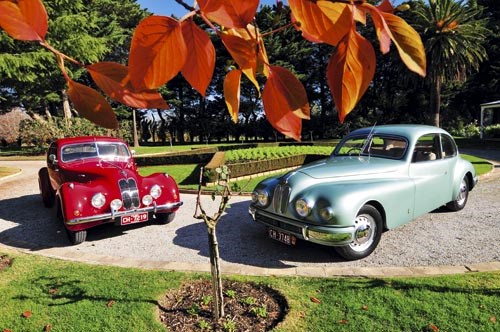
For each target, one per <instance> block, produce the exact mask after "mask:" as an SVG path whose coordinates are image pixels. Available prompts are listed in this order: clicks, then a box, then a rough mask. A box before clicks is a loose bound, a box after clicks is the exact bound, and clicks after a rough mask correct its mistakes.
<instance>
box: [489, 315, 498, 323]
mask: <svg viewBox="0 0 500 332" xmlns="http://www.w3.org/2000/svg"><path fill="white" fill-rule="evenodd" d="M490 322H492V323H493V324H496V322H497V318H496V316H491V317H490Z"/></svg>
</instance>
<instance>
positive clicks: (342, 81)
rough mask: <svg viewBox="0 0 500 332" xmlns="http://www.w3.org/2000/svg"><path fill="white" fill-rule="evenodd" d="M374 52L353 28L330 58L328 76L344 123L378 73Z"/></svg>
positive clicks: (368, 43)
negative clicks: (376, 71) (376, 72)
mask: <svg viewBox="0 0 500 332" xmlns="http://www.w3.org/2000/svg"><path fill="white" fill-rule="evenodd" d="M375 63H376V60H375V51H374V50H373V46H372V45H371V43H370V42H369V41H367V40H366V39H365V38H363V37H362V36H361V35H360V34H359V33H358V32H357V31H356V30H355V28H353V30H352V31H351V32H350V33H349V34H348V35H347V36H346V37H345V38H344V39H343V40H342V42H340V44H339V45H338V47H337V50H336V52H335V53H334V54H333V56H332V57H331V58H330V61H329V63H328V68H327V79H328V85H329V86H330V90H331V91H332V94H333V99H334V101H335V106H336V107H337V110H338V113H339V119H340V122H341V123H343V122H344V119H345V117H346V116H347V114H349V113H350V112H351V111H352V110H353V109H354V107H355V106H356V104H357V103H358V101H359V100H360V99H361V97H362V96H363V94H364V93H365V91H366V89H368V86H369V85H370V82H371V81H372V79H373V76H374V74H375Z"/></svg>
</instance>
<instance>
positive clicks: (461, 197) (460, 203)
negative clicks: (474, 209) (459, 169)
mask: <svg viewBox="0 0 500 332" xmlns="http://www.w3.org/2000/svg"><path fill="white" fill-rule="evenodd" d="M468 197H469V181H468V180H467V176H464V178H463V179H462V181H461V182H460V190H459V192H458V195H457V197H456V198H455V199H454V200H453V201H451V202H449V203H448V204H446V207H447V208H448V209H450V210H452V211H460V210H462V209H463V208H464V207H465V204H466V203H467V198H468Z"/></svg>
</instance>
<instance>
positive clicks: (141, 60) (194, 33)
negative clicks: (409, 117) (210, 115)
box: [0, 0, 426, 140]
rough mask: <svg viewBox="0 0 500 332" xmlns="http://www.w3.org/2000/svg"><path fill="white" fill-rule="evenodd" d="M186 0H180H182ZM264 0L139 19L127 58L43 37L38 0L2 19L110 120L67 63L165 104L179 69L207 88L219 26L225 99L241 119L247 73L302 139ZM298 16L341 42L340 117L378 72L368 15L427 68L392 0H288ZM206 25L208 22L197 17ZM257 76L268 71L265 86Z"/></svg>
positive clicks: (382, 40) (330, 72)
mask: <svg viewBox="0 0 500 332" xmlns="http://www.w3.org/2000/svg"><path fill="white" fill-rule="evenodd" d="M178 2H182V1H180V0H179V1H178ZM259 2H260V1H259V0H246V1H229V0H198V1H197V7H196V8H191V7H189V6H188V5H185V4H184V5H185V6H184V7H186V8H189V9H190V12H189V13H188V14H186V15H185V16H184V17H183V18H181V19H180V20H178V19H175V18H172V17H165V16H156V15H153V16H150V17H147V18H145V19H144V20H142V21H141V22H140V23H139V25H138V26H137V28H136V30H135V33H134V36H133V39H132V45H131V49H130V54H129V62H128V66H124V65H120V64H117V63H112V62H101V63H96V64H92V65H84V64H83V63H80V62H78V61H76V60H74V59H72V58H70V57H68V56H66V55H65V54H63V53H62V52H60V51H59V50H56V49H55V48H54V47H52V46H51V45H49V44H48V43H47V41H46V40H45V34H46V33H47V27H48V23H47V22H48V17H47V12H46V10H45V8H44V6H43V4H42V2H41V0H18V1H10V0H0V27H1V28H2V29H3V30H4V31H5V32H6V33H7V34H9V35H10V36H11V37H12V38H14V39H18V40H26V41H35V42H38V43H39V44H40V45H41V46H43V47H45V48H47V49H49V50H50V51H52V52H53V53H54V54H55V56H56V59H57V64H58V66H59V68H60V70H61V72H62V74H63V76H64V78H65V80H66V82H67V85H68V87H69V89H68V94H69V96H70V98H71V100H72V102H73V104H74V105H75V107H76V109H77V110H78V112H79V113H80V114H81V115H82V116H84V117H86V118H88V119H90V120H91V121H94V122H95V123H97V124H100V125H102V126H105V127H107V128H115V127H117V126H118V122H117V120H116V117H115V115H114V113H113V110H112V109H111V106H110V105H109V104H108V103H107V101H106V99H105V98H104V97H103V96H102V95H101V94H100V93H99V92H98V91H96V90H94V89H92V88H89V87H87V86H84V85H82V84H80V83H77V82H75V81H73V80H72V79H71V78H70V77H69V75H68V72H67V70H66V67H65V63H66V62H70V63H73V64H75V65H77V66H80V67H82V68H84V69H85V70H87V71H88V72H89V73H90V75H91V76H92V78H93V80H94V81H95V83H96V84H97V86H99V88H100V89H101V90H102V91H104V93H106V94H107V95H108V96H109V97H111V98H112V99H114V100H116V101H118V102H121V103H123V104H125V105H128V106H132V107H141V108H163V109H166V108H168V105H167V104H166V103H165V102H164V101H163V99H162V98H161V96H160V94H159V93H158V92H157V89H158V88H160V87H161V86H163V85H164V84H166V83H167V82H168V81H170V80H171V79H173V78H174V77H175V76H176V75H177V74H179V73H182V74H183V76H184V77H185V78H186V80H187V81H188V82H189V84H190V85H191V86H192V87H193V88H194V89H196V90H197V91H198V92H199V93H200V94H201V95H202V96H205V94H206V90H207V88H208V86H209V84H210V82H211V80H212V76H213V73H214V67H215V57H216V55H215V49H214V46H213V45H212V41H211V39H210V35H209V34H217V35H218V36H219V37H220V38H221V40H222V42H223V44H224V46H225V47H226V49H227V50H228V52H229V54H230V55H231V57H232V58H233V60H234V61H235V63H236V64H237V66H234V67H232V68H231V70H230V71H229V72H228V74H227V76H226V79H225V82H224V95H225V99H226V105H227V107H228V109H229V112H230V114H231V116H232V118H233V119H234V120H235V121H237V119H238V114H239V106H240V94H241V85H240V82H241V77H242V76H243V75H244V76H245V77H247V78H248V79H249V80H250V81H251V82H252V83H253V84H254V85H255V88H256V89H257V90H258V92H259V94H260V93H261V95H262V100H263V105H264V111H265V114H266V117H267V119H268V121H269V122H270V123H271V125H272V126H273V127H274V128H275V129H276V130H278V131H280V132H281V133H283V134H285V135H287V136H289V137H292V138H294V139H296V140H300V137H301V131H302V119H309V117H310V108H309V103H308V100H307V95H306V92H305V89H304V87H303V85H302V83H301V82H300V81H299V80H298V79H297V78H296V77H295V76H294V75H293V74H292V73H291V72H290V71H289V70H288V69H286V68H284V67H281V66H276V65H272V64H270V63H269V59H268V57H267V53H266V49H265V42H264V39H265V36H266V34H263V33H261V31H260V30H259V28H258V27H257V26H256V23H255V21H254V17H255V13H256V11H257V8H258V5H259ZM288 3H289V6H290V9H291V16H292V22H293V26H294V27H295V28H296V29H298V30H300V31H301V33H302V36H303V37H304V38H305V39H306V40H309V41H311V42H314V43H326V44H329V45H332V46H335V47H336V49H335V52H334V53H333V54H332V55H331V57H330V60H329V63H328V67H327V71H326V73H327V80H328V84H329V87H330V90H331V92H332V95H333V98H334V101H335V105H336V107H337V109H338V113H339V118H340V122H343V121H344V119H345V117H346V116H347V114H349V113H350V112H351V111H352V110H353V109H354V107H355V106H356V104H357V103H358V102H359V100H360V99H361V97H362V96H363V94H364V93H365V91H366V90H367V88H368V86H369V85H370V82H371V81H372V79H373V76H374V73H375V65H376V64H375V62H376V57H375V51H374V49H373V46H372V45H371V43H370V42H369V41H368V40H367V39H365V38H364V37H363V36H362V35H361V34H360V33H359V32H358V31H357V24H366V22H367V15H370V16H371V18H372V21H373V24H374V26H375V29H376V33H377V38H378V40H379V44H380V51H381V52H382V53H384V54H385V53H387V52H389V49H390V46H391V45H392V44H394V45H395V47H396V48H397V50H398V53H399V55H400V57H401V59H402V61H403V62H404V64H405V65H406V66H407V67H408V68H409V69H410V70H411V71H413V72H416V73H417V74H419V75H421V76H425V73H426V58H425V52H424V47H423V44H422V41H421V39H420V36H419V35H418V33H417V32H416V31H415V30H414V29H413V28H412V27H411V26H409V25H408V24H407V23H406V22H405V21H404V20H403V19H402V18H400V17H399V16H397V15H395V14H394V8H393V6H392V5H391V3H390V1H389V0H383V1H382V2H381V3H380V4H379V5H378V6H374V5H372V4H370V3H368V2H367V1H366V0H330V1H326V0H323V1H322V0H318V1H311V0H289V1H288ZM195 15H197V16H199V17H200V18H201V19H202V20H203V21H204V23H205V24H206V25H207V26H208V29H207V30H203V29H202V28H201V27H200V26H199V25H197V24H196V23H195V21H194V20H193V17H194V16H195ZM258 76H261V77H263V78H264V79H265V80H264V82H265V83H264V87H263V88H262V90H261V86H260V83H259V81H258V79H257V78H258Z"/></svg>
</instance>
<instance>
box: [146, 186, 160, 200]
mask: <svg viewBox="0 0 500 332" xmlns="http://www.w3.org/2000/svg"><path fill="white" fill-rule="evenodd" d="M149 194H150V195H151V196H152V197H153V198H154V199H157V198H158V197H160V196H161V187H160V186H159V185H157V184H155V185H154V186H152V187H151V190H149Z"/></svg>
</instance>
